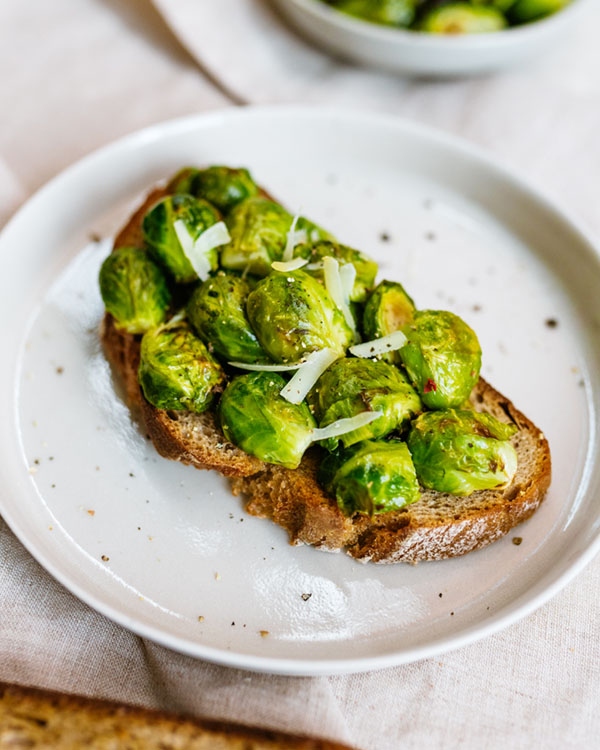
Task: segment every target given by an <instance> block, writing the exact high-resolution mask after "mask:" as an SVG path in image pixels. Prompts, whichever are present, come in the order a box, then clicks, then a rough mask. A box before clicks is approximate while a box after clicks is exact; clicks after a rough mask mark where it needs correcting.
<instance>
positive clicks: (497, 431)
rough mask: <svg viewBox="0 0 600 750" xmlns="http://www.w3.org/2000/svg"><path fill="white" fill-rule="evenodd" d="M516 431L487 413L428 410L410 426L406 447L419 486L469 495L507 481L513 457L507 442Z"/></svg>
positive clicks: (513, 465) (513, 468)
mask: <svg viewBox="0 0 600 750" xmlns="http://www.w3.org/2000/svg"><path fill="white" fill-rule="evenodd" d="M516 431H517V428H516V427H515V426H514V425H510V424H505V423H504V422H500V421H498V420H497V419H496V418H495V417H492V416H491V415H490V414H478V413H476V412H473V411H464V410H455V409H448V410H445V411H430V412H425V413H424V414H421V416H420V417H418V418H417V419H415V421H414V422H413V424H412V426H411V431H410V434H409V437H408V447H409V449H410V452H411V454H412V457H413V461H414V464H415V467H416V470H417V476H418V477H419V480H420V482H421V484H422V485H423V486H424V487H428V488H430V489H433V490H437V491H438V492H448V493H450V494H452V495H459V496H462V495H470V494H471V493H472V492H475V491H476V490H487V489H492V488H494V487H500V486H503V485H506V484H509V483H510V482H511V480H512V478H513V477H514V475H515V472H516V470H517V454H516V452H515V449H514V448H513V446H512V444H511V443H510V441H509V438H510V437H512V435H514V434H515V432H516Z"/></svg>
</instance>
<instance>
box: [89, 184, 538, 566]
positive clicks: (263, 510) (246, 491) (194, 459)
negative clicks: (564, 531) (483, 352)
mask: <svg viewBox="0 0 600 750" xmlns="http://www.w3.org/2000/svg"><path fill="white" fill-rule="evenodd" d="M164 194H165V191H164V190H155V191H153V192H152V193H151V194H150V195H149V196H148V198H147V199H146V201H145V202H144V203H143V205H142V206H141V207H140V209H139V210H138V211H137V212H136V213H135V214H134V215H133V216H132V217H131V219H130V221H129V222H128V224H127V225H126V226H125V227H124V228H123V230H122V231H121V232H120V234H119V235H118V236H117V238H116V240H115V247H121V246H125V245H140V244H141V242H142V235H141V220H142V218H143V216H144V214H145V213H146V211H147V210H148V208H149V207H150V206H151V205H152V204H153V203H154V202H155V201H157V200H158V199H159V198H161V197H162V196H163V195H164ZM102 340H103V343H104V347H105V350H106V353H107V355H108V357H109V359H110V361H111V362H112V364H113V366H114V367H115V369H116V370H117V372H118V373H119V375H120V376H121V378H122V379H123V382H124V384H125V387H126V391H127V396H128V399H129V402H130V403H131V405H132V406H136V407H138V408H139V412H140V415H141V419H142V421H143V423H144V425H145V428H146V431H147V433H148V435H149V436H150V438H151V439H152V441H153V443H154V445H155V447H156V449H157V450H158V452H159V453H160V454H161V455H162V456H164V457H165V458H170V459H173V460H176V461H181V462H182V463H186V464H192V465H193V466H195V467H196V468H199V469H216V470H217V471H219V472H221V474H224V475H225V476H228V477H231V482H232V490H233V492H234V494H236V495H242V496H243V497H244V498H245V499H246V510H247V511H248V513H251V514H252V515H256V516H261V517H264V518H270V519H271V520H273V521H274V522H275V523H277V524H279V525H280V526H283V527H284V528H285V529H286V530H287V531H288V533H289V535H290V541H291V543H292V544H312V545H314V546H315V547H318V548H321V549H326V550H330V551H333V550H340V549H343V548H346V551H347V552H348V554H350V555H352V557H355V558H356V559H358V560H361V561H363V562H367V561H369V560H370V561H373V562H378V563H392V562H410V563H416V562H419V561H421V560H440V559H444V558H447V557H455V556H457V555H464V554H466V553H467V552H470V551H471V550H474V549H478V548H480V547H484V546H486V545H487V544H490V543H491V542H493V541H495V540H496V539H498V538H499V537H501V536H503V535H504V534H506V533H507V532H508V531H509V530H510V529H512V528H513V527H514V526H516V525H517V524H519V523H521V522H522V521H525V520H526V519H527V518H529V517H530V516H531V515H532V514H533V513H534V511H535V510H536V509H537V507H538V506H539V504H540V503H541V502H542V500H543V498H544V496H545V493H546V491H547V489H548V487H549V485H550V478H551V461H550V448H549V445H548V441H547V440H546V438H545V437H544V435H543V434H542V433H541V432H540V430H539V429H538V428H537V427H536V426H535V425H534V424H533V423H532V422H531V421H530V420H529V419H527V417H525V415H523V414H522V413H521V412H520V411H518V410H517V409H516V408H515V406H514V405H513V404H512V403H511V402H510V401H509V400H508V399H506V398H505V397H504V396H502V394H500V393H498V391H496V390H494V388H492V386H491V385H489V384H488V383H486V382H485V381H484V380H483V378H481V379H480V380H479V382H478V383H477V385H476V386H475V388H474V389H473V392H472V394H471V401H472V403H473V406H474V408H475V409H476V410H478V411H487V412H489V413H490V414H492V415H493V416H495V417H497V418H498V419H499V420H500V421H503V422H512V423H514V424H515V425H516V426H517V427H518V428H519V430H518V432H517V433H516V434H515V436H514V437H513V438H512V443H513V445H514V447H515V449H516V452H517V456H518V469H517V473H516V476H515V477H514V479H513V481H512V482H511V484H510V485H509V486H508V487H506V488H504V489H496V490H480V491H478V492H474V493H473V494H471V495H469V496H467V497H456V496H454V495H448V494H445V493H440V492H436V491H433V490H423V491H422V494H421V499H420V500H419V501H418V502H416V503H414V504H413V505H409V506H407V507H406V508H403V509H402V510H400V511H396V512H391V513H383V514H381V515H377V516H374V517H373V518H369V517H367V516H365V515H361V514H356V515H355V516H352V517H348V516H345V515H344V514H343V513H342V511H341V510H340V509H339V507H338V505H337V503H336V501H335V500H334V498H332V497H331V496H330V495H328V494H327V493H326V492H325V491H324V490H323V489H322V488H321V487H320V486H319V484H318V483H317V481H316V472H317V467H318V464H319V460H320V455H322V454H321V453H320V449H319V448H313V449H311V450H309V451H308V452H307V454H306V455H305V457H304V459H303V460H302V463H301V465H300V467H299V468H298V469H295V470H291V469H285V468H283V467H281V466H274V465H272V464H266V463H263V462H262V461H260V460H259V459H257V458H254V457H253V456H249V455H248V454H246V453H244V451H242V450H240V449H239V448H237V447H236V446H234V445H232V444H231V443H229V442H228V441H227V440H226V439H225V438H224V437H223V434H222V432H221V430H220V428H219V426H218V424H217V422H216V418H215V415H214V413H213V412H206V413H204V414H191V413H189V412H176V411H163V410H160V409H156V408H155V407H153V406H152V405H151V404H149V403H148V402H147V401H146V400H145V399H144V397H143V395H142V392H141V389H140V387H139V385H138V381H137V368H138V363H139V337H136V336H132V335H130V334H125V333H122V332H121V331H119V330H118V329H117V328H116V327H115V325H114V321H113V319H112V317H111V316H110V315H109V314H108V313H107V314H106V315H105V318H104V321H103V325H102Z"/></svg>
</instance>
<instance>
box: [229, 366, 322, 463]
mask: <svg viewBox="0 0 600 750" xmlns="http://www.w3.org/2000/svg"><path fill="white" fill-rule="evenodd" d="M284 386H285V380H284V379H283V378H282V377H281V375H279V374H277V373H273V372H270V373H269V372H249V373H248V374H246V375H240V376H239V377H237V378H234V379H233V380H232V381H231V382H230V383H229V385H228V386H227V388H226V389H225V393H223V396H222V398H221V402H220V404H219V415H220V419H221V428H222V430H223V433H224V435H225V437H226V438H227V439H228V440H230V441H231V442H232V443H235V445H237V446H238V447H240V448H241V449H242V450H244V451H246V453H250V454H251V455H252V456H256V457H257V458H260V459H261V460H262V461H266V462H267V463H271V464H280V465H281V466H286V467H287V468H288V469H295V468H297V467H298V465H299V463H300V461H301V459H302V456H303V455H304V451H305V450H306V449H307V448H308V446H309V445H310V444H311V442H312V431H313V429H314V427H315V421H314V419H313V417H312V415H311V413H310V411H309V408H308V406H307V405H306V403H305V402H302V403H301V404H291V403H290V402H289V401H286V400H285V399H284V398H283V397H282V396H280V395H279V393H280V391H281V389H282V388H283V387H284Z"/></svg>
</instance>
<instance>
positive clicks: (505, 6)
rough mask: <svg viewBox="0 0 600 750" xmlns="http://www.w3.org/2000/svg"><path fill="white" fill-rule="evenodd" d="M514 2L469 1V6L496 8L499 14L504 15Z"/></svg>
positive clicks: (507, 0) (495, 0)
mask: <svg viewBox="0 0 600 750" xmlns="http://www.w3.org/2000/svg"><path fill="white" fill-rule="evenodd" d="M514 2H515V0H471V5H487V6H488V7H491V8H496V9H497V10H499V11H500V12H501V13H506V11H507V10H508V9H509V8H510V6H511V5H513V4H514Z"/></svg>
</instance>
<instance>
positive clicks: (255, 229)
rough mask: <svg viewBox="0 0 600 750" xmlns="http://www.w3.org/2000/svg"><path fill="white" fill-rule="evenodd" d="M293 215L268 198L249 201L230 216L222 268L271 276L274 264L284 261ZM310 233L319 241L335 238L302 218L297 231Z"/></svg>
mask: <svg viewBox="0 0 600 750" xmlns="http://www.w3.org/2000/svg"><path fill="white" fill-rule="evenodd" d="M292 221H293V216H292V215H291V214H289V213H288V212H287V211H286V210H285V208H283V206H280V205H279V204H278V203H275V202H274V201H271V200H268V199H267V198H260V197H255V198H248V199H247V200H245V201H243V202H242V203H240V204H238V205H237V206H236V207H235V208H234V209H233V210H232V211H231V213H230V214H229V215H228V217H227V227H228V228H229V234H230V235H231V242H229V244H227V245H225V247H224V248H223V252H222V254H221V265H222V266H223V267H224V268H230V269H232V270H234V271H246V272H247V273H252V274H255V275H256V276H266V275H267V274H269V273H271V263H272V262H273V261H275V260H281V257H282V255H283V251H284V250H285V246H286V243H287V235H288V232H289V231H290V229H291V226H292ZM302 229H303V230H306V232H307V233H309V236H311V237H312V236H314V237H315V239H317V240H318V239H331V238H330V235H328V234H327V232H325V231H324V230H323V229H321V228H320V227H318V226H317V225H316V224H313V223H312V222H311V221H309V220H308V219H305V218H304V217H302V216H301V217H300V218H299V219H298V222H297V223H296V231H299V230H302Z"/></svg>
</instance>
